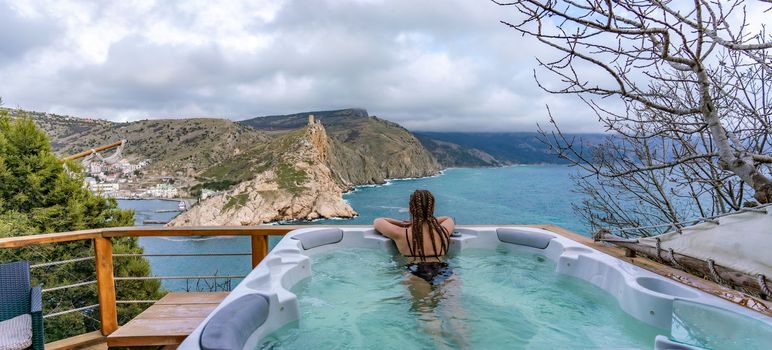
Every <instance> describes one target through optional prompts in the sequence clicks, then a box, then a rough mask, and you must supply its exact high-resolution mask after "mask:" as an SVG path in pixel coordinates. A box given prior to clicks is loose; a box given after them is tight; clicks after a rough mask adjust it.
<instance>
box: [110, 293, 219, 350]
mask: <svg viewBox="0 0 772 350" xmlns="http://www.w3.org/2000/svg"><path fill="white" fill-rule="evenodd" d="M227 295H228V292H212V293H199V292H195V293H169V294H167V295H166V296H164V297H163V298H161V300H159V301H157V302H156V303H155V304H153V305H152V306H150V307H149V308H147V310H145V311H143V312H142V313H141V314H139V315H137V317H135V318H134V319H132V320H131V321H129V322H128V323H126V324H125V325H123V326H122V327H120V328H118V330H117V331H115V332H113V333H112V334H110V335H109V336H108V337H107V345H108V346H111V347H114V346H161V345H165V346H175V345H178V344H180V343H181V342H182V341H183V340H184V339H185V338H186V337H187V336H188V335H189V334H190V333H191V332H193V330H194V329H196V327H198V325H199V324H201V322H202V321H203V320H204V319H205V318H206V317H207V316H208V315H209V313H211V312H212V310H214V309H215V308H216V307H217V305H218V304H219V303H220V302H221V301H222V300H223V299H225V297H226V296H227Z"/></svg>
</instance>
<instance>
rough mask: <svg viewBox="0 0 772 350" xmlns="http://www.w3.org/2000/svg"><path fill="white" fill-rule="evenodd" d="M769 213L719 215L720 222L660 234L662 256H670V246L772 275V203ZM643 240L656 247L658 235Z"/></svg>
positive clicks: (643, 242) (702, 258)
mask: <svg viewBox="0 0 772 350" xmlns="http://www.w3.org/2000/svg"><path fill="white" fill-rule="evenodd" d="M766 209H767V212H768V213H767V214H764V213H756V212H741V213H737V214H732V215H727V216H723V217H720V218H718V219H717V220H718V222H719V225H716V224H712V223H701V224H698V225H694V226H689V227H686V228H684V229H682V233H680V234H679V233H678V232H669V233H665V234H663V235H660V236H657V237H659V239H660V241H661V245H660V247H661V248H662V250H663V252H662V253H661V254H662V257H663V258H665V259H668V258H669V257H670V256H669V253H668V249H669V248H673V250H674V251H675V252H676V253H680V254H683V255H687V256H691V257H693V258H697V259H700V260H705V261H707V259H713V260H714V261H715V263H716V264H717V265H721V266H726V267H729V268H732V269H735V270H737V271H741V272H745V273H747V274H749V275H752V276H756V275H757V274H759V273H760V274H763V275H764V276H766V278H767V279H772V207H767V208H766ZM639 242H640V243H642V244H645V245H648V246H651V247H656V246H657V242H656V240H655V238H654V237H647V238H641V239H640V240H639Z"/></svg>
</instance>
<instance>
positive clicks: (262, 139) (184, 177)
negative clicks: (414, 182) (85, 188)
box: [11, 110, 440, 225]
mask: <svg viewBox="0 0 772 350" xmlns="http://www.w3.org/2000/svg"><path fill="white" fill-rule="evenodd" d="M19 112H20V111H12V112H11V114H12V115H18V114H19ZM314 113H316V114H317V115H319V116H320V118H319V119H318V120H320V121H322V123H329V124H330V128H329V129H330V130H329V134H328V131H327V130H326V129H325V127H324V125H323V124H322V123H319V122H312V123H309V122H308V114H309V113H302V114H296V115H289V116H271V117H265V118H266V119H262V118H255V119H252V120H250V121H251V123H250V121H245V122H233V121H230V120H224V119H214V118H195V119H161V120H141V121H135V122H129V123H115V122H109V121H104V120H92V119H82V118H73V117H69V116H60V115H54V114H46V113H36V112H27V114H28V115H29V116H31V117H32V118H33V119H34V120H35V121H36V123H37V124H38V125H40V126H41V128H43V129H44V130H45V131H46V132H47V133H48V134H49V137H50V138H51V140H52V144H53V146H54V147H55V149H56V151H57V152H58V153H59V154H60V155H62V156H66V155H70V154H74V153H77V152H80V151H83V150H88V149H91V148H95V147H97V146H100V145H104V144H108V143H111V142H114V141H117V140H120V139H125V140H127V141H128V142H127V145H126V147H125V150H124V152H123V154H124V155H125V156H126V157H127V158H130V159H133V160H149V161H150V165H149V166H147V167H146V168H143V169H142V172H143V176H142V177H141V179H140V181H139V182H138V183H136V182H135V183H131V184H127V186H129V187H130V188H131V187H132V186H134V187H136V188H144V187H148V186H150V185H153V184H155V183H158V182H160V181H161V177H164V176H172V177H173V178H174V179H175V185H176V186H178V187H180V190H182V191H183V193H185V192H187V193H188V194H194V195H195V194H197V193H199V191H201V190H202V189H212V190H216V191H219V192H218V193H217V194H215V195H214V196H213V197H211V198H208V199H206V200H204V201H203V202H201V203H200V204H199V205H197V206H195V207H194V208H192V209H191V210H190V211H189V212H188V213H189V214H188V213H186V214H185V215H180V216H179V217H178V218H177V219H175V220H174V221H173V222H172V223H171V224H172V225H190V224H195V225H221V224H228V225H241V224H260V223H264V222H269V221H277V220H291V219H314V218H319V217H350V216H352V215H355V212H354V211H353V209H352V208H351V207H350V206H349V205H348V204H347V203H346V202H345V201H343V198H342V193H343V192H344V191H347V190H349V189H351V188H352V186H356V185H363V184H373V183H383V182H384V181H385V179H387V178H404V177H423V176H429V175H433V174H436V173H437V172H438V171H439V170H440V166H439V164H438V163H437V161H436V160H435V159H434V158H433V157H432V155H431V153H429V151H427V150H426V149H425V148H424V147H423V146H422V145H421V143H420V142H419V141H418V139H416V138H415V137H414V136H413V134H411V133H410V132H409V131H407V130H406V129H404V128H403V127H401V126H399V125H398V124H395V123H391V122H388V121H385V120H382V119H379V118H376V117H371V116H369V115H367V112H366V111H364V110H340V111H328V112H324V111H323V112H314ZM267 122H270V125H269V126H265V125H264V124H265V123H267ZM261 123H263V124H261ZM260 128H263V129H264V130H261V129H260Z"/></svg>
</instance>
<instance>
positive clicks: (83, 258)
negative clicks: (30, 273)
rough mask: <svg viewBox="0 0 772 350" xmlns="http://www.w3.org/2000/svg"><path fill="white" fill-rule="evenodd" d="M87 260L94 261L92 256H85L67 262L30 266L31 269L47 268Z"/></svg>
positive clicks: (50, 262) (51, 262)
mask: <svg viewBox="0 0 772 350" xmlns="http://www.w3.org/2000/svg"><path fill="white" fill-rule="evenodd" d="M87 260H94V257H93V256H86V257H82V258H74V259H67V260H59V261H49V262H44V263H40V264H35V265H30V268H31V269H35V268H40V267H49V266H56V265H63V264H69V263H74V262H79V261H87Z"/></svg>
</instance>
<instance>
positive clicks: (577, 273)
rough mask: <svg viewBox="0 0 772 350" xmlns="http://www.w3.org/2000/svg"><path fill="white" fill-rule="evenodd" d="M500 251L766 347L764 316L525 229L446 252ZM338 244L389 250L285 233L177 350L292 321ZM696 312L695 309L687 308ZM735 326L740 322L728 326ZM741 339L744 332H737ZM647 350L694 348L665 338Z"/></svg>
mask: <svg viewBox="0 0 772 350" xmlns="http://www.w3.org/2000/svg"><path fill="white" fill-rule="evenodd" d="M502 246H504V247H506V248H507V249H511V250H520V251H530V252H538V253H541V254H543V255H544V256H545V257H547V258H549V259H550V260H552V261H554V262H555V263H556V266H557V267H556V269H557V272H558V273H562V274H566V275H570V276H574V277H577V278H579V279H582V280H585V281H587V282H589V283H592V284H593V285H595V286H598V287H600V288H602V289H604V290H605V291H607V292H608V293H610V294H611V295H613V296H614V297H615V298H616V300H617V302H618V304H619V306H620V308H622V309H623V310H624V311H625V312H627V313H628V314H630V315H631V316H632V317H635V318H636V319H638V320H641V321H643V322H646V323H648V324H650V325H653V326H655V327H658V328H662V329H664V330H670V329H671V326H672V322H673V319H674V311H676V310H686V311H681V312H683V313H684V315H687V317H691V316H688V315H689V313H691V314H692V315H694V317H696V318H706V317H708V318H709V317H725V316H722V315H732V316H731V317H730V318H727V321H726V322H729V323H735V325H734V326H732V325H728V326H727V327H721V328H720V329H718V330H717V331H716V332H722V333H723V334H720V335H719V336H723V337H733V336H738V334H737V333H736V332H754V336H759V337H767V336H768V337H769V338H768V339H770V341H771V342H772V318H770V317H767V316H765V315H762V314H760V313H757V312H754V311H752V310H749V309H746V308H743V307H741V306H739V305H736V304H733V303H730V302H728V301H726V300H723V299H721V298H718V297H716V296H713V295H710V294H707V293H704V292H702V291H700V290H697V289H694V288H691V287H689V286H686V285H684V284H680V283H677V282H675V281H672V280H670V279H667V278H664V277H662V276H659V275H657V274H654V273H652V272H649V271H647V270H644V269H642V268H639V267H637V266H634V265H631V264H629V263H627V262H624V261H621V260H619V259H616V258H614V257H612V256H609V255H607V254H604V253H601V252H599V251H597V250H595V249H592V248H590V247H587V246H585V245H583V244H580V243H578V242H576V241H573V240H571V239H568V238H565V237H563V236H560V235H558V234H555V233H552V232H549V231H546V230H542V229H538V228H527V227H498V228H497V227H463V228H458V229H457V232H456V233H455V234H454V235H453V237H452V244H451V252H450V253H451V254H458V253H459V252H460V251H463V250H464V249H467V248H490V249H496V248H500V247H502ZM344 247H364V248H377V249H383V250H384V251H387V252H389V253H392V254H393V253H396V248H395V246H394V244H393V242H392V241H391V240H390V239H388V238H385V237H383V236H382V235H380V234H378V233H377V232H375V231H374V230H373V229H363V228H307V229H299V230H295V231H292V232H290V233H288V234H287V235H286V236H285V237H284V238H283V239H282V240H281V241H280V242H279V243H278V244H277V245H276V247H274V249H273V250H272V251H271V252H270V253H269V254H268V256H266V258H265V259H263V261H262V262H261V263H260V264H259V265H258V266H257V267H256V268H255V269H254V270H253V271H252V272H251V273H249V275H248V276H247V277H246V278H244V280H243V281H242V282H241V283H239V285H238V286H236V288H235V289H234V290H233V291H232V292H231V293H230V294H229V295H228V297H227V298H225V300H223V302H222V303H221V304H220V305H219V306H218V307H217V308H216V309H215V310H214V311H213V312H212V313H211V314H210V315H209V316H208V317H207V318H206V319H205V320H204V322H202V323H201V325H199V326H198V327H197V328H196V329H195V330H194V331H193V333H191V334H190V336H188V337H187V338H186V339H185V341H184V342H183V343H182V344H181V345H180V347H179V348H180V349H254V348H256V346H257V345H258V344H259V342H260V341H261V339H262V338H263V337H264V336H265V335H267V334H269V333H271V332H274V331H276V330H278V329H279V328H281V327H282V326H284V325H286V324H287V323H289V322H292V321H296V320H298V317H299V315H300V312H299V306H298V300H297V297H296V296H295V294H293V293H292V292H290V289H291V288H292V287H293V286H294V285H295V284H296V283H298V282H299V281H301V280H303V279H304V278H307V277H309V276H310V275H311V258H312V257H313V256H314V255H316V254H319V253H324V252H328V251H331V250H335V249H340V248H344ZM694 310H697V311H694ZM736 323H741V324H736ZM743 336H745V335H743ZM652 348H654V349H657V350H659V349H699V348H696V347H693V346H689V345H684V344H677V343H675V342H672V341H670V340H668V338H667V337H665V336H658V337H657V338H656V340H655V339H652Z"/></svg>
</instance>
